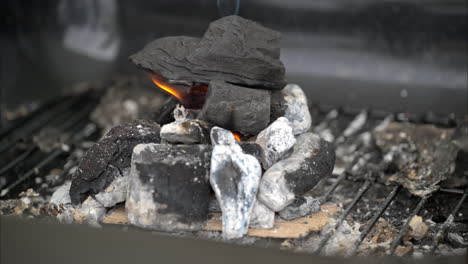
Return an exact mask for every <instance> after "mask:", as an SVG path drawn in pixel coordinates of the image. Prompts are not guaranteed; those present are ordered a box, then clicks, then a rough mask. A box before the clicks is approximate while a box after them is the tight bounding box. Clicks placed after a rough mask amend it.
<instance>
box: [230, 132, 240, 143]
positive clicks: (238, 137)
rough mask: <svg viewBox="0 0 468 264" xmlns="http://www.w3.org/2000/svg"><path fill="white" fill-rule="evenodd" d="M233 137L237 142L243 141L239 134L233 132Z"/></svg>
mask: <svg viewBox="0 0 468 264" xmlns="http://www.w3.org/2000/svg"><path fill="white" fill-rule="evenodd" d="M232 135H233V136H234V138H235V139H236V140H237V141H239V142H240V141H242V139H241V137H240V134H239V133H237V132H233V133H232Z"/></svg>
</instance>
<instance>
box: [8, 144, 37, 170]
mask: <svg viewBox="0 0 468 264" xmlns="http://www.w3.org/2000/svg"><path fill="white" fill-rule="evenodd" d="M35 150H37V147H31V148H29V149H27V150H26V151H25V152H23V153H21V154H20V155H19V156H17V157H16V158H15V159H13V160H12V161H10V162H8V164H6V165H5V166H3V167H2V168H1V169H0V175H3V174H5V173H6V172H8V171H9V170H10V169H12V168H13V167H15V166H16V165H17V164H18V163H20V162H22V161H23V160H24V159H26V158H27V157H29V156H30V155H31V154H32V153H33V152H34V151H35Z"/></svg>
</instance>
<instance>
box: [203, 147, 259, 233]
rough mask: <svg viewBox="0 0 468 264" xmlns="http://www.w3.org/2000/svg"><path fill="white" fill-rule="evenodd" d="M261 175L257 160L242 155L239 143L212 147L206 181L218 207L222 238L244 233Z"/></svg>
mask: <svg viewBox="0 0 468 264" xmlns="http://www.w3.org/2000/svg"><path fill="white" fill-rule="evenodd" d="M261 176H262V169H261V167H260V163H259V162H258V160H257V159H256V158H255V157H253V156H251V155H248V154H244V153H243V152H242V149H241V148H240V146H239V145H237V144H230V145H215V146H214V148H213V153H212V156H211V170H210V182H211V187H212V188H213V190H214V192H215V194H216V198H217V199H218V201H219V204H220V206H221V210H222V221H223V237H224V238H225V239H234V238H240V237H242V236H243V235H245V234H246V233H247V230H248V226H249V220H250V213H251V211H252V208H253V206H254V202H255V196H256V195H257V190H258V185H259V183H260V178H261Z"/></svg>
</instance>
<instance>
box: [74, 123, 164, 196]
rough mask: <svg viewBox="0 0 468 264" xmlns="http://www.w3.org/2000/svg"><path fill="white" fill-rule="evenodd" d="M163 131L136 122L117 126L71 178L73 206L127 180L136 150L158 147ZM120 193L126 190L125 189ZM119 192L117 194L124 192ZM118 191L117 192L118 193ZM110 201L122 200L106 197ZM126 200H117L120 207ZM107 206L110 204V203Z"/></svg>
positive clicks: (154, 126)
mask: <svg viewBox="0 0 468 264" xmlns="http://www.w3.org/2000/svg"><path fill="white" fill-rule="evenodd" d="M159 132H160V127H159V125H158V124H157V123H154V122H152V121H145V120H135V121H133V122H132V123H129V124H126V125H120V126H116V127H114V128H113V129H111V131H109V133H107V135H106V136H105V137H104V138H102V139H101V141H100V142H98V143H96V144H95V145H94V146H93V147H91V148H90V149H89V150H88V151H87V152H86V154H85V155H84V157H83V158H82V160H81V161H80V163H79V165H78V167H77V169H76V170H75V172H74V173H73V176H72V185H71V188H70V197H71V201H72V203H73V204H74V205H79V204H80V203H81V202H83V201H84V200H85V199H86V198H87V197H88V196H89V195H97V194H98V193H100V192H106V193H108V194H109V192H108V191H111V189H112V188H111V189H107V188H108V187H109V186H110V185H111V184H113V182H114V181H120V180H118V178H119V177H127V176H128V175H127V174H128V168H130V159H131V155H132V151H133V148H134V147H135V146H136V145H137V144H141V143H158V142H159V141H160V138H159ZM121 189H124V187H122V188H121ZM121 189H120V188H119V190H118V192H121V191H122V190H121ZM115 190H117V189H115ZM107 197H115V198H117V197H121V196H120V195H115V196H113V195H107ZM122 201H123V200H114V201H113V203H119V202H122ZM106 204H110V202H109V201H107V203H106Z"/></svg>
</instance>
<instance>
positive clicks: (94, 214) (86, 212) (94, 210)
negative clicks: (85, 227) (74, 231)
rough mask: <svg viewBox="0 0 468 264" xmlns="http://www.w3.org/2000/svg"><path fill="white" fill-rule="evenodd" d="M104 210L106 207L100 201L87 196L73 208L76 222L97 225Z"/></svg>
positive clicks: (104, 212)
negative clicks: (78, 205)
mask: <svg viewBox="0 0 468 264" xmlns="http://www.w3.org/2000/svg"><path fill="white" fill-rule="evenodd" d="M106 212H107V210H106V208H105V207H104V206H103V205H102V204H101V203H99V202H98V201H96V200H95V199H94V198H93V197H91V196H89V197H88V198H87V199H86V200H85V201H84V202H83V203H82V204H81V206H80V207H78V208H75V215H74V218H75V221H78V222H85V223H88V224H90V225H93V226H99V223H100V222H101V220H102V218H103V217H104V215H105V214H106Z"/></svg>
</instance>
